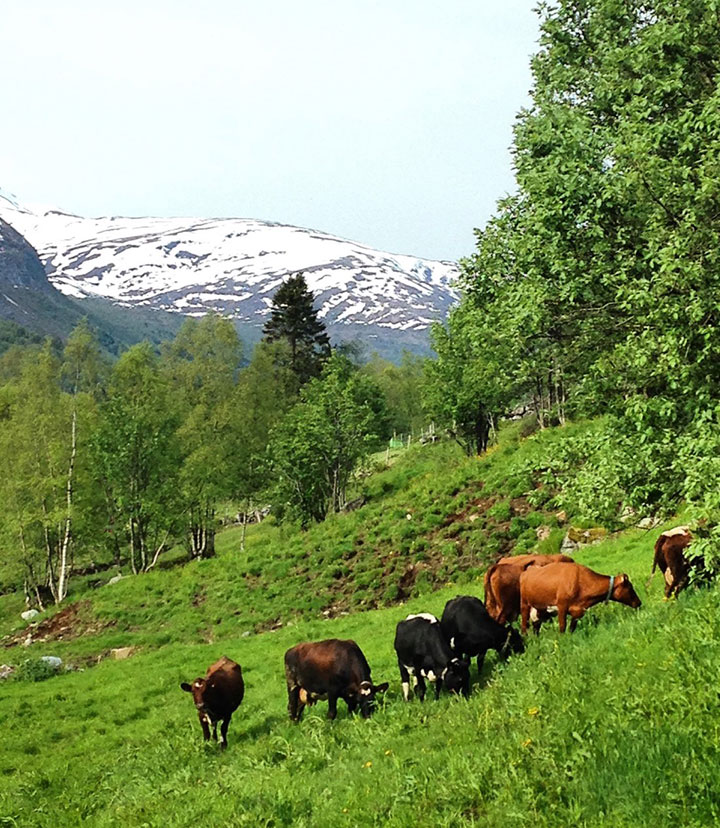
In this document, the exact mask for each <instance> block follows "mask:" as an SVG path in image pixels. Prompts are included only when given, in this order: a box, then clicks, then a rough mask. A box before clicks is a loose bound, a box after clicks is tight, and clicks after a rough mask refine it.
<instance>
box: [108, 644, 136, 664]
mask: <svg viewBox="0 0 720 828" xmlns="http://www.w3.org/2000/svg"><path fill="white" fill-rule="evenodd" d="M134 652H135V647H115V649H113V650H110V658H114V659H115V661H124V660H125V659H126V658H130V656H131V655H132V654H133V653H134Z"/></svg>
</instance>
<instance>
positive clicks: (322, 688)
mask: <svg viewBox="0 0 720 828" xmlns="http://www.w3.org/2000/svg"><path fill="white" fill-rule="evenodd" d="M285 678H286V680H287V691H288V712H289V714H290V718H291V719H292V720H293V721H294V722H299V721H300V718H301V716H302V714H303V710H304V709H305V705H312V704H315V702H317V701H324V700H325V699H327V703H328V719H334V718H335V716H336V715H337V701H338V699H344V700H345V703H346V704H347V707H348V712H350V713H354V712H355V710H356V709H357V708H358V707H359V708H360V713H361V714H362V715H363V716H364V717H365V718H367V717H368V716H370V714H371V713H372V711H373V708H374V707H375V695H376V694H377V693H381V692H384V691H385V690H387V688H388V683H387V682H384V683H383V684H378V685H375V684H373V683H372V678H371V676H370V665H369V664H368V663H367V659H366V658H365V656H364V654H363V651H362V650H361V649H360V647H358V645H357V644H356V643H355V642H354V641H341V640H339V639H337V638H330V639H328V640H327V641H306V642H304V643H302V644H296V645H295V646H294V647H291V648H290V649H289V650H288V651H287V652H286V653H285Z"/></svg>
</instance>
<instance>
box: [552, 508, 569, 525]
mask: <svg viewBox="0 0 720 828" xmlns="http://www.w3.org/2000/svg"><path fill="white" fill-rule="evenodd" d="M555 520H556V521H557V522H558V523H559V524H561V525H562V524H563V523H567V512H566V511H565V510H564V509H563V510H562V511H561V512H556V513H555Z"/></svg>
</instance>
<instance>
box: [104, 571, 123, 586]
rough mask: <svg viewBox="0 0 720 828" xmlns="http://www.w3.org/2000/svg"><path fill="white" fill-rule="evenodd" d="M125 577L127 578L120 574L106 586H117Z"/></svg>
mask: <svg viewBox="0 0 720 828" xmlns="http://www.w3.org/2000/svg"><path fill="white" fill-rule="evenodd" d="M124 577H125V576H124V575H123V574H122V573H120V572H118V574H117V575H115V576H114V577H113V578H110V580H109V581H108V582H107V584H105V586H110V584H116V583H117V582H118V581H122V579H123V578H124Z"/></svg>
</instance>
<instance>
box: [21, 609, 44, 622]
mask: <svg viewBox="0 0 720 828" xmlns="http://www.w3.org/2000/svg"><path fill="white" fill-rule="evenodd" d="M37 615H40V613H39V612H38V611H37V610H36V609H29V610H25V612H21V613H20V618H22V620H23V621H32V619H33V618H35V616H37Z"/></svg>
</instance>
